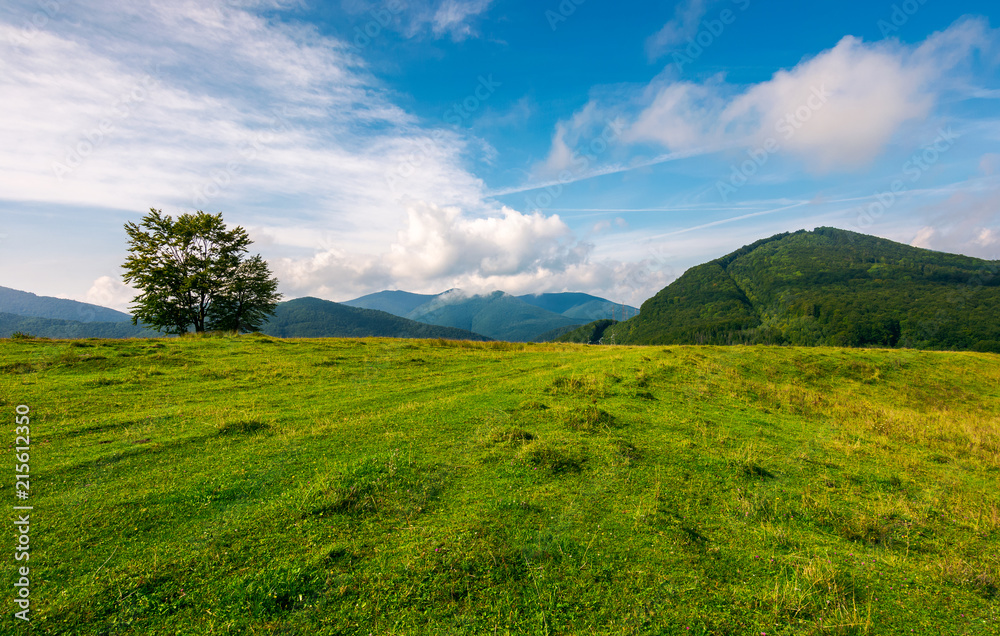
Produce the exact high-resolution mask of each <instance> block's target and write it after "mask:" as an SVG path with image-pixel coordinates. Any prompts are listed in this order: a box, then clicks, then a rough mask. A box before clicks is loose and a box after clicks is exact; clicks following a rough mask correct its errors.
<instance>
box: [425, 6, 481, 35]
mask: <svg viewBox="0 0 1000 636" xmlns="http://www.w3.org/2000/svg"><path fill="white" fill-rule="evenodd" d="M492 2H493V0H444V2H442V3H441V5H440V6H439V7H438V8H437V11H435V12H434V18H433V19H432V20H431V24H432V27H431V28H432V30H433V32H434V35H436V36H438V37H441V36H442V35H445V34H451V37H452V39H453V40H455V41H461V40H464V39H466V38H468V37H470V36H472V35H474V32H473V30H472V26H471V25H470V24H469V20H470V18H474V17H476V16H478V15H479V14H481V13H483V12H485V11H486V10H487V9H488V8H489V7H490V4H492Z"/></svg>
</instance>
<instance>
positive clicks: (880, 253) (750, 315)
mask: <svg viewBox="0 0 1000 636" xmlns="http://www.w3.org/2000/svg"><path fill="white" fill-rule="evenodd" d="M998 269H1000V262H997V261H984V260H981V259H976V258H971V257H967V256H960V255H955V254H944V253H941V252H932V251H930V250H924V249H919V248H915V247H911V246H908V245H902V244H899V243H894V242H892V241H888V240H885V239H880V238H876V237H872V236H866V235H863V234H857V233H854V232H848V231H845V230H839V229H835V228H817V229H816V230H815V231H813V232H806V231H801V230H800V231H798V232H795V233H792V234H787V233H786V234H778V235H776V236H773V237H771V238H768V239H764V240H761V241H757V242H756V243H753V244H751V245H748V246H746V247H743V248H741V249H739V250H736V251H735V252H733V253H732V254H728V255H726V256H724V257H722V258H719V259H717V260H714V261H711V262H709V263H705V264H704V265H699V266H697V267H692V268H691V269H689V270H688V271H686V272H685V273H684V274H683V275H682V276H681V277H680V278H678V279H677V280H676V281H674V282H673V283H671V284H670V285H669V286H667V287H665V288H664V289H662V290H661V291H660V292H659V293H657V294H656V295H655V296H654V297H653V298H650V299H649V300H647V301H646V302H645V303H644V304H643V306H642V313H641V314H640V315H639V316H638V317H636V318H633V319H631V320H629V321H626V322H624V323H622V324H619V325H615V326H613V327H612V328H610V330H609V331H608V332H607V333H606V334H605V337H604V341H605V343H607V342H608V336H609V335H611V334H614V335H615V336H616V341H617V342H618V343H625V344H794V345H810V346H815V345H834V346H849V347H866V346H877V347H890V348H891V347H913V348H926V349H958V350H961V349H975V350H980V351H994V350H995V348H994V347H995V346H996V345H995V344H994V343H996V342H1000V320H998V319H997V317H998V316H1000V276H997V273H998Z"/></svg>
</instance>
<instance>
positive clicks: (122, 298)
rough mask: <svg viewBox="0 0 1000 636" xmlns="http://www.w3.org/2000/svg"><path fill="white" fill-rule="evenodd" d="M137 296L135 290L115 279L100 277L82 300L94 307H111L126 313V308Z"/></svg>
mask: <svg viewBox="0 0 1000 636" xmlns="http://www.w3.org/2000/svg"><path fill="white" fill-rule="evenodd" d="M138 294H139V292H138V291H137V290H135V289H133V288H131V287H129V286H128V285H126V284H125V283H123V282H122V281H121V280H119V279H117V278H112V277H111V276H101V277H100V278H98V279H97V280H95V281H94V284H93V285H91V287H90V289H89V290H87V294H86V295H85V296H84V298H83V300H84V302H88V303H92V304H94V305H101V306H103V307H111V308H112V309H117V310H119V311H124V312H128V307H129V305H130V304H131V303H132V299H133V298H135V297H136V296H137V295H138Z"/></svg>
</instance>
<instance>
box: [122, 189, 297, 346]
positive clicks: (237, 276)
mask: <svg viewBox="0 0 1000 636" xmlns="http://www.w3.org/2000/svg"><path fill="white" fill-rule="evenodd" d="M125 232H126V233H127V234H128V237H129V256H128V258H127V259H126V260H125V264H124V265H122V267H123V268H124V269H125V272H126V273H125V276H124V277H123V279H124V281H125V282H126V283H130V284H132V285H133V286H135V287H136V288H138V289H139V290H141V292H142V293H141V294H140V295H139V296H137V297H136V298H135V299H133V305H132V307H131V308H130V309H131V312H132V323H133V324H138V323H139V322H142V323H144V324H145V325H147V326H149V327H152V328H154V329H157V330H159V331H164V332H166V333H173V334H182V333H187V332H188V331H191V329H192V328H193V329H194V331H196V332H202V331H206V330H210V331H214V330H225V331H237V332H246V331H258V330H259V329H260V327H261V325H263V324H264V323H265V322H266V321H267V316H268V315H272V314H274V310H275V307H276V306H277V303H278V300H280V295H279V294H278V293H277V288H278V281H277V279H275V278H273V277H272V276H271V272H270V270H269V269H268V266H267V263H266V262H265V261H264V260H263V259H262V258H261V257H260V255H255V256H252V257H250V258H245V255H246V253H247V248H248V246H249V245H250V244H251V243H252V241H251V240H250V237H249V236H248V235H247V232H246V230H244V229H243V228H242V227H239V226H237V227H235V228H233V229H231V230H230V229H227V228H226V224H225V222H224V221H223V220H222V214H221V213H220V214H207V213H205V212H202V211H201V210H199V211H197V212H196V213H195V214H182V215H180V216H179V217H178V218H177V219H176V220H174V219H173V218H172V217H170V216H169V215H164V214H163V212H162V211H161V210H156V209H153V208H150V210H149V214H147V215H146V216H144V217H143V218H142V221H141V222H140V223H133V222H129V223H126V224H125Z"/></svg>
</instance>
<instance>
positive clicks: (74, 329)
mask: <svg viewBox="0 0 1000 636" xmlns="http://www.w3.org/2000/svg"><path fill="white" fill-rule="evenodd" d="M15 332H21V333H24V334H30V335H32V336H37V337H40V338H152V337H156V336H161V335H162V334H160V333H157V332H156V331H153V330H151V329H146V328H144V327H141V326H136V325H133V324H132V323H131V322H80V321H78V320H59V319H56V318H39V317H37V316H19V315H17V314H11V313H0V338H10V336H11V335H12V334H14V333H15Z"/></svg>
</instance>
